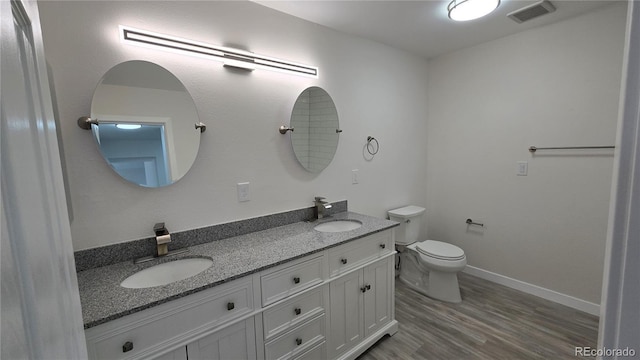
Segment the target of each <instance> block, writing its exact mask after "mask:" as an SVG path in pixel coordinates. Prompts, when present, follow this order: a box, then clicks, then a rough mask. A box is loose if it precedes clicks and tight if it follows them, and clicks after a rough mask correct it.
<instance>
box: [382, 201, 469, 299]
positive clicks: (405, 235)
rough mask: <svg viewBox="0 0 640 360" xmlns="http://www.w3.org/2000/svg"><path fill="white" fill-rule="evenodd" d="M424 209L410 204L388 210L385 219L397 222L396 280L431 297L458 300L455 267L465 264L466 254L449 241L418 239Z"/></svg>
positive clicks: (457, 269)
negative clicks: (397, 275)
mask: <svg viewBox="0 0 640 360" xmlns="http://www.w3.org/2000/svg"><path fill="white" fill-rule="evenodd" d="M424 210H425V209H424V208H422V207H419V206H413V205H412V206H405V207H402V208H399V209H395V210H390V211H389V219H391V220H393V221H397V222H399V223H400V226H399V227H397V228H396V245H397V246H396V247H397V248H398V251H399V252H400V256H399V257H400V263H399V267H400V281H402V282H404V283H405V284H407V285H408V286H410V287H411V288H413V289H414V290H416V291H418V292H420V293H423V294H425V295H427V296H429V297H432V298H434V299H438V300H442V301H447V302H452V303H459V302H461V301H462V297H461V296H460V286H459V285H458V271H461V270H462V269H464V267H465V266H466V265H467V257H466V256H465V254H464V251H463V250H462V249H460V248H459V247H457V246H455V245H452V244H447V243H444V242H441V241H434V240H426V241H422V242H418V235H419V233H420V228H421V225H422V214H423V213H424Z"/></svg>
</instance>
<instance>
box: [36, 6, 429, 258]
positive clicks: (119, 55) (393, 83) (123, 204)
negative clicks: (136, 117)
mask: <svg viewBox="0 0 640 360" xmlns="http://www.w3.org/2000/svg"><path fill="white" fill-rule="evenodd" d="M39 6H40V12H41V21H42V28H43V35H44V42H45V50H46V52H45V53H46V56H47V60H48V62H49V65H50V68H51V72H52V77H53V80H54V85H55V92H56V97H57V100H58V110H59V118H60V122H61V132H62V139H63V147H64V153H65V157H66V163H67V170H68V171H67V173H68V174H67V175H68V181H69V187H70V195H71V196H70V197H71V201H72V208H73V221H72V224H71V230H72V235H73V241H74V248H75V250H81V249H88V248H92V247H97V246H103V245H107V244H112V243H118V242H124V241H129V240H134V239H139V238H143V237H148V236H150V235H152V231H151V228H152V226H153V224H154V223H156V222H159V221H165V222H166V224H167V227H168V228H169V230H170V231H180V230H186V229H192V228H197V227H202V226H207V225H212V224H218V223H224V222H228V221H233V220H238V219H244V218H250V217H255V216H260V215H265V214H270V213H273V212H280V211H286V210H291V209H297V208H302V207H308V206H311V205H312V200H313V197H314V195H322V196H326V197H327V198H328V200H331V201H334V200H342V199H347V200H349V206H350V209H351V210H354V211H358V212H361V213H365V214H369V215H373V216H380V217H383V216H386V211H387V210H388V209H390V208H393V207H397V206H401V205H405V204H409V203H414V204H417V205H423V206H424V205H426V188H425V186H424V184H425V182H426V164H425V163H424V161H423V159H424V155H425V153H426V142H425V141H424V134H425V133H426V117H427V108H426V104H425V101H424V99H426V97H427V88H426V84H427V71H426V69H427V63H426V61H425V60H423V59H420V58H418V57H416V56H413V55H409V54H407V53H403V52H401V51H398V50H395V49H392V48H390V47H387V46H383V45H380V44H377V43H373V42H370V41H365V40H361V39H358V38H355V37H350V36H346V35H344V34H340V33H337V32H335V31H332V30H329V29H326V28H323V27H320V26H317V25H313V24H310V23H308V22H305V21H302V20H298V19H295V18H293V17H290V16H286V15H283V14H280V13H277V12H275V11H273V10H270V9H267V8H264V7H262V6H259V5H257V4H253V3H249V2H184V1H175V2H151V1H135V2H134V1H126V2H125V1H104V2H96V1H87V2H75V1H74V2H58V1H51V2H49V1H42V2H40V3H39ZM120 24H123V25H128V26H132V27H137V28H141V29H146V30H150V31H156V32H161V33H167V34H171V35H175V36H180V37H185V38H190V39H194V40H198V41H203V42H208V43H211V44H220V45H235V46H237V47H246V48H248V49H249V50H251V51H254V52H256V53H259V54H264V55H270V56H275V57H279V58H283V59H288V60H291V61H295V62H300V63H306V64H311V65H316V66H318V67H319V68H320V77H319V79H309V78H302V77H296V76H290V75H283V74H279V73H272V72H267V71H259V70H256V71H254V72H252V73H250V74H243V73H237V72H235V71H229V70H227V69H225V68H223V67H222V66H221V65H220V63H218V62H214V61H209V60H205V59H200V58H191V57H186V56H182V55H177V54H172V53H166V52H160V51H156V50H151V49H145V48H139V47H132V46H127V45H122V44H121V43H120V42H119V37H118V25H120ZM133 59H140V60H149V61H153V62H155V63H157V64H159V65H160V66H163V67H165V68H166V69H168V70H169V71H171V72H172V73H174V74H175V75H176V76H177V77H178V78H179V79H180V80H181V81H182V82H183V83H184V85H185V86H186V88H187V90H188V91H189V92H190V93H191V95H192V96H193V98H194V101H195V104H196V107H197V108H198V113H199V115H200V117H201V120H202V121H203V122H204V123H206V124H207V131H206V132H205V133H204V134H203V136H202V139H201V144H200V151H199V154H198V157H197V159H196V161H195V163H194V165H193V167H192V169H191V170H190V172H189V173H188V174H187V175H186V176H185V177H184V178H183V179H181V180H180V181H178V182H177V183H176V184H174V185H171V186H169V187H166V188H161V189H146V188H141V187H137V186H135V185H132V184H130V183H128V182H127V181H125V180H123V179H121V178H119V177H118V175H116V174H115V173H114V172H113V171H112V170H111V169H110V168H109V167H108V165H107V164H106V163H105V162H104V160H103V159H102V158H101V156H100V154H99V151H98V150H97V148H96V145H95V144H94V143H93V138H92V136H91V134H90V133H89V132H87V131H85V130H81V129H80V128H79V127H78V126H77V125H76V119H77V118H78V117H79V116H83V115H88V114H89V113H90V104H91V98H92V94H93V90H94V88H95V86H96V84H97V83H98V81H99V80H100V78H101V77H102V76H103V74H104V73H105V72H106V71H108V70H109V69H110V68H111V67H112V66H114V65H116V64H118V63H120V62H123V61H127V60H133ZM308 86H321V87H323V88H324V89H325V90H327V91H328V92H329V94H331V96H332V97H333V100H334V102H335V104H336V106H337V108H338V114H339V117H340V128H341V129H342V130H343V133H342V134H341V135H340V143H339V146H338V149H337V153H336V158H335V159H334V161H333V162H332V163H331V164H330V165H329V166H328V167H327V169H325V170H324V171H323V172H322V173H320V174H319V175H314V174H311V173H309V172H307V171H306V170H304V169H303V168H302V166H300V165H299V164H298V163H297V161H296V159H295V156H294V154H293V151H292V149H291V142H290V137H289V135H288V134H287V135H285V136H283V135H280V133H279V132H278V127H279V126H280V125H284V124H287V125H288V123H289V117H290V113H291V110H292V108H293V104H294V101H295V99H296V98H297V96H298V94H300V92H301V91H302V90H304V89H305V88H306V87H308ZM368 135H372V136H375V137H376V138H377V139H378V140H379V141H380V152H379V153H378V155H377V156H376V157H375V159H374V160H373V161H366V160H365V159H364V156H363V149H364V145H365V143H366V138H367V136H368ZM352 169H359V172H360V174H359V175H360V176H359V180H360V184H358V185H352V184H351V170H352ZM245 181H249V182H251V185H250V188H251V201H249V202H243V203H239V202H238V201H237V198H236V183H238V182H245Z"/></svg>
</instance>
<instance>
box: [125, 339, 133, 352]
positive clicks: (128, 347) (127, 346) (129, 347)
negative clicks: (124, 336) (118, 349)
mask: <svg viewBox="0 0 640 360" xmlns="http://www.w3.org/2000/svg"><path fill="white" fill-rule="evenodd" d="M131 350H133V343H132V342H131V341H127V342H126V343H124V345H122V352H127V351H131Z"/></svg>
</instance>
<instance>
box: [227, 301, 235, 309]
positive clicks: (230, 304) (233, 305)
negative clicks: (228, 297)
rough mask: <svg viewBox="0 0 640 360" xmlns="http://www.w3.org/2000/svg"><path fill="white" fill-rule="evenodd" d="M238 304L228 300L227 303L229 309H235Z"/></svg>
mask: <svg viewBox="0 0 640 360" xmlns="http://www.w3.org/2000/svg"><path fill="white" fill-rule="evenodd" d="M235 307H236V304H234V303H233V302H228V303H227V310H233V309H235Z"/></svg>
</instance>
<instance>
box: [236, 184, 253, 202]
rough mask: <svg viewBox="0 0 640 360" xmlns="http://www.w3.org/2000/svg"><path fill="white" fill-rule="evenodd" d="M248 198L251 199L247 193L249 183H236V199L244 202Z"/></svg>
mask: <svg viewBox="0 0 640 360" xmlns="http://www.w3.org/2000/svg"><path fill="white" fill-rule="evenodd" d="M249 200H251V196H250V194H249V183H248V182H243V183H238V201H240V202H244V201H249Z"/></svg>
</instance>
